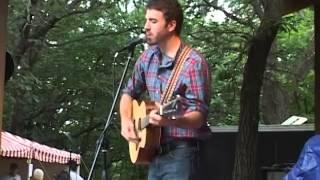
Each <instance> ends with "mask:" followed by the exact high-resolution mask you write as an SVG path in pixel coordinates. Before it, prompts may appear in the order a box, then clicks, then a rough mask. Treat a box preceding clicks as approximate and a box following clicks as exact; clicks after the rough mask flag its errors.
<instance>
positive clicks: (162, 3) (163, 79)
mask: <svg viewBox="0 0 320 180" xmlns="http://www.w3.org/2000/svg"><path fill="white" fill-rule="evenodd" d="M146 8H147V10H146V15H145V19H146V22H145V26H144V29H145V33H146V41H147V43H148V44H149V45H150V48H149V49H147V50H146V51H144V52H143V53H142V55H141V56H140V57H139V59H138V61H137V62H136V64H135V68H134V72H133V75H132V77H131V78H130V79H129V81H128V84H127V86H126V87H125V88H124V89H123V95H122V97H121V100H120V116H121V134H122V136H123V137H124V138H125V139H126V140H127V141H132V142H137V141H139V139H138V138H137V136H136V134H135V131H134V124H133V120H132V101H133V99H137V98H139V97H141V95H142V93H143V92H144V91H147V92H148V95H149V97H150V99H151V100H152V101H155V102H160V99H161V95H162V93H164V91H165V88H166V85H167V81H168V79H169V76H170V74H171V72H172V69H173V67H174V65H175V60H176V57H177V56H178V55H179V53H180V51H181V49H182V48H183V47H184V46H185V44H184V43H183V42H182V39H181V38H180V32H181V28H182V22H183V12H182V9H181V6H180V4H179V3H178V2H177V0H149V2H148V4H147V6H146ZM182 66H183V67H182V71H181V73H180V75H179V79H178V81H177V84H176V86H175V89H174V93H173V94H179V95H180V96H182V97H183V99H184V100H183V101H184V103H183V105H182V106H183V107H182V112H179V116H177V118H175V119H174V120H173V119H168V118H165V117H162V116H160V115H158V114H157V113H156V110H154V111H151V112H150V114H149V120H150V123H151V124H152V125H154V126H159V127H161V129H162V135H161V147H160V149H161V151H159V153H158V154H157V156H156V157H155V158H154V159H153V161H152V162H151V164H150V166H149V172H148V179H149V180H157V179H175V180H177V179H178V180H180V179H181V180H187V179H197V178H196V177H195V176H196V173H197V172H198V165H199V164H198V156H199V153H198V151H199V139H200V136H201V134H202V132H207V131H208V128H207V127H206V124H207V123H206V121H207V115H208V105H209V101H210V95H209V91H210V90H209V88H210V72H209V70H208V64H207V62H206V61H205V59H204V58H203V57H202V56H201V55H200V54H199V53H198V52H197V51H195V50H191V52H190V54H189V56H188V57H187V58H186V60H185V62H184V63H183V65H182Z"/></svg>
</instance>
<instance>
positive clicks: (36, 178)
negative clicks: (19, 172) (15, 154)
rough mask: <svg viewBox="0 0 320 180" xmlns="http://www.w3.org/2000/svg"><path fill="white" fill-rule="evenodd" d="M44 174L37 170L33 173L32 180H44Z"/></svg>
mask: <svg viewBox="0 0 320 180" xmlns="http://www.w3.org/2000/svg"><path fill="white" fill-rule="evenodd" d="M43 176H44V172H43V171H42V170H41V169H35V170H34V171H33V176H32V180H43Z"/></svg>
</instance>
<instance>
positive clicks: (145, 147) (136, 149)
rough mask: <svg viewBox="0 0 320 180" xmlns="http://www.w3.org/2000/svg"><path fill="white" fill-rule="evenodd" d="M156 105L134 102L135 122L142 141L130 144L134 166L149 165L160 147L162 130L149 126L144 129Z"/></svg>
mask: <svg viewBox="0 0 320 180" xmlns="http://www.w3.org/2000/svg"><path fill="white" fill-rule="evenodd" d="M155 108H156V106H155V103H153V102H147V101H142V102H141V103H140V104H139V103H138V102H137V101H136V100H134V101H133V111H132V112H133V120H134V126H135V131H136V134H137V136H138V138H139V139H140V141H139V143H137V144H136V143H134V142H129V153H130V159H131V162H132V163H133V164H149V163H150V162H151V161H152V159H153V157H154V156H155V154H156V153H157V149H158V147H159V146H160V137H161V128H160V127H156V126H152V125H148V126H146V127H144V128H143V127H142V126H143V125H142V124H143V123H144V122H145V121H148V119H147V118H148V114H149V113H150V111H151V110H153V109H155Z"/></svg>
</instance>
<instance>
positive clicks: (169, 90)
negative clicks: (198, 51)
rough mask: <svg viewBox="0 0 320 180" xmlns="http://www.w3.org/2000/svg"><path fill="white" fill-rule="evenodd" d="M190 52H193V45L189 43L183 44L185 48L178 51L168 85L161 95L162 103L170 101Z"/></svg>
mask: <svg viewBox="0 0 320 180" xmlns="http://www.w3.org/2000/svg"><path fill="white" fill-rule="evenodd" d="M190 52H191V47H190V46H188V45H183V48H182V50H181V51H180V53H179V52H178V54H177V56H176V60H175V61H176V62H175V65H174V67H173V70H172V72H171V75H170V77H169V80H168V83H167V86H166V88H165V90H164V92H163V94H162V96H161V99H160V104H164V103H166V102H168V101H169V100H170V98H171V97H172V94H173V91H174V89H175V86H176V84H177V81H178V78H179V75H180V73H181V71H182V68H183V64H184V62H185V61H186V59H187V57H188V56H189V54H190Z"/></svg>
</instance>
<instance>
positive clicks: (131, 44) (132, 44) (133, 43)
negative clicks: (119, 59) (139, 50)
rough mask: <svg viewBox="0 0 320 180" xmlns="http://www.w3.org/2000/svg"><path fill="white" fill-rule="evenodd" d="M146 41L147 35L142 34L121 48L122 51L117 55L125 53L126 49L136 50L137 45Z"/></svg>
mask: <svg viewBox="0 0 320 180" xmlns="http://www.w3.org/2000/svg"><path fill="white" fill-rule="evenodd" d="M145 41H146V35H145V34H140V35H139V36H138V37H137V38H134V39H132V40H131V41H129V43H128V44H127V45H126V46H125V47H123V48H121V49H120V50H118V51H117V53H119V52H121V51H124V50H126V49H132V48H134V47H135V46H136V45H138V44H140V43H143V42H145Z"/></svg>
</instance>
